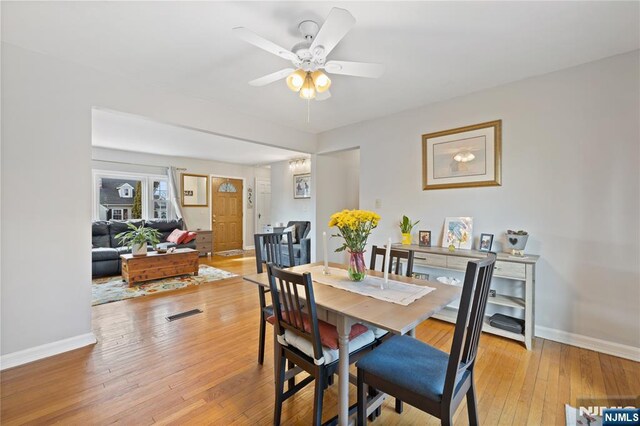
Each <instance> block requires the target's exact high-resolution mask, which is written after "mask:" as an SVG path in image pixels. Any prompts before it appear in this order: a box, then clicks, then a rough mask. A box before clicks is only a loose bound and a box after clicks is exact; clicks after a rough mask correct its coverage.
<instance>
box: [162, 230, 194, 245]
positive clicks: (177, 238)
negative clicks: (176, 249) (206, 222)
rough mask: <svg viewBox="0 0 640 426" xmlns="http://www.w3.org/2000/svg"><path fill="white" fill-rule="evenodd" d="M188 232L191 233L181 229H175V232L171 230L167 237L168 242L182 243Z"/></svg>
mask: <svg viewBox="0 0 640 426" xmlns="http://www.w3.org/2000/svg"><path fill="white" fill-rule="evenodd" d="M188 234H189V233H188V232H187V231H183V230H181V229H174V230H173V232H171V235H169V236H168V237H167V242H168V243H176V244H181V243H182V242H183V241H184V239H185V238H187V235H188Z"/></svg>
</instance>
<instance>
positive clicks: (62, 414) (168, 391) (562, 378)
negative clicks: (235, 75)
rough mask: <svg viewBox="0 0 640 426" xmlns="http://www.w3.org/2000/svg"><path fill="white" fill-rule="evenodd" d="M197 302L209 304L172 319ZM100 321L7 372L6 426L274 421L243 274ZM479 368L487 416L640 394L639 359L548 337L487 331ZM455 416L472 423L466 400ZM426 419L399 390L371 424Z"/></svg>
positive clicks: (502, 419)
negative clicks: (399, 403)
mask: <svg viewBox="0 0 640 426" xmlns="http://www.w3.org/2000/svg"><path fill="white" fill-rule="evenodd" d="M204 262H206V263H208V264H210V265H212V266H215V267H219V268H222V269H225V270H228V271H231V272H234V273H237V274H239V275H242V274H243V273H253V272H254V271H255V263H254V262H255V261H254V259H253V257H250V256H247V257H244V258H243V257H231V258H229V257H218V256H214V257H213V258H212V259H208V260H206V259H205V260H204ZM193 308H200V309H202V310H203V311H204V313H202V314H199V315H196V316H193V317H189V318H184V319H181V320H178V321H175V322H171V323H170V322H167V321H166V320H165V317H166V316H167V315H171V314H175V313H179V312H183V311H186V310H189V309H193ZM93 328H94V332H95V334H96V336H97V338H98V343H97V344H96V345H95V346H92V347H87V348H83V349H79V350H76V351H72V352H68V353H65V354H61V355H58V356H55V357H51V358H48V359H45V360H41V361H37V362H34V363H31V364H28V365H24V366H20V367H16V368H13V369H10V370H6V371H4V372H2V373H1V375H0V379H1V386H0V391H1V399H0V402H1V411H0V415H1V417H0V420H1V423H2V424H3V425H14V424H37V425H42V424H53V423H59V424H72V425H76V424H77V425H80V424H82V425H88V424H111V423H118V424H130V425H147V424H156V423H157V424H196V425H199V424H216V425H226V424H242V425H245V424H246V425H250V424H251V425H252V424H265V425H267V424H270V423H271V422H272V415H273V384H272V383H273V376H272V374H273V369H272V362H273V357H272V350H267V353H268V355H267V357H266V359H265V364H264V366H262V367H261V366H259V365H258V364H257V362H256V348H257V337H258V297H257V290H256V288H255V287H254V286H253V285H251V284H248V283H245V282H243V280H242V278H241V277H240V276H239V277H237V278H232V279H228V280H225V281H218V282H213V283H209V284H204V285H201V286H198V287H192V288H188V289H185V290H180V291H176V292H167V293H162V294H159V295H157V296H146V297H139V298H137V299H132V300H127V301H121V302H116V303H110V304H106V305H101V306H97V307H95V308H93ZM269 328H270V327H269ZM451 331H452V326H451V325H450V324H447V323H443V322H440V321H437V320H429V321H426V322H425V323H423V324H422V325H421V326H420V327H419V328H418V330H417V338H418V339H421V340H423V341H426V342H429V343H430V344H432V345H435V346H436V347H438V348H441V349H443V350H445V351H448V347H449V345H450V339H451ZM270 341H271V330H268V335H267V342H270ZM267 349H270V346H267ZM476 372H477V376H476V379H477V380H476V385H477V393H478V398H479V400H478V405H479V412H480V419H481V422H482V424H485V425H498V424H500V425H502V424H504V425H556V424H557V425H560V424H564V404H565V403H570V404H574V403H575V400H576V398H578V397H589V396H594V397H595V396H604V395H622V396H625V395H626V396H633V395H638V394H640V364H639V363H636V362H632V361H628V360H625V359H621V358H616V357H613V356H608V355H604V354H599V353H597V352H593V351H588V350H584V349H580V348H576V347H573V346H567V345H564V344H560V343H556V342H552V341H548V340H543V339H536V340H535V344H534V349H533V350H532V351H526V350H525V349H524V347H522V346H521V345H520V344H518V343H516V342H513V341H510V340H506V339H502V338H499V337H495V336H492V335H488V334H484V335H483V336H482V339H481V343H480V352H479V355H478V364H477V367H476ZM335 388H336V386H333V387H332V388H330V389H329V390H328V392H327V393H326V396H325V405H324V415H323V418H324V419H325V420H326V419H329V418H331V417H332V416H333V415H334V414H335V413H336V410H337V407H336V404H337V393H336V389H335ZM351 390H352V392H351V395H352V402H355V389H354V388H353V387H352V389H351ZM312 392H313V387H312V386H311V387H308V389H305V390H304V391H303V392H301V393H299V394H298V395H296V396H295V397H293V398H292V399H290V400H289V401H287V402H285V404H284V412H283V424H296V425H297V424H300V425H306V424H310V419H311V410H312V399H311V397H312ZM612 402H615V400H612ZM454 422H455V424H460V425H465V424H467V415H466V406H464V405H462V406H461V407H460V409H459V410H458V412H457V413H456V417H455V418H454ZM425 423H426V424H439V423H438V421H437V420H436V419H435V418H433V417H430V416H428V415H427V414H424V413H422V412H419V411H418V410H416V409H413V408H412V407H409V406H406V405H405V412H404V413H403V414H402V415H398V414H396V413H395V411H394V410H393V400H391V401H387V402H385V404H384V406H383V410H382V416H381V417H380V418H378V419H377V420H376V422H375V423H374V424H380V425H393V424H425Z"/></svg>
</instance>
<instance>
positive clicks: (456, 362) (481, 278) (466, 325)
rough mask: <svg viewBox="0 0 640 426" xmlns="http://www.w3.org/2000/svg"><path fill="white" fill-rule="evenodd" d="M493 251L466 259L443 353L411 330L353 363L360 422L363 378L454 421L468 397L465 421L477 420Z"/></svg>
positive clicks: (445, 421)
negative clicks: (477, 372) (478, 364)
mask: <svg viewBox="0 0 640 426" xmlns="http://www.w3.org/2000/svg"><path fill="white" fill-rule="evenodd" d="M495 261H496V254H495V253H489V255H488V256H487V257H486V258H484V259H481V260H472V261H469V262H468V263H467V270H466V273H465V277H464V285H463V287H462V296H461V298H460V308H459V310H458V316H457V319H456V325H455V329H454V332H453V342H452V344H451V350H450V352H449V353H448V354H447V353H445V352H442V351H440V350H438V349H436V348H434V347H433V346H430V345H428V344H426V343H423V342H421V341H419V340H417V339H414V338H411V337H409V336H394V337H392V338H390V339H389V340H387V341H386V342H384V343H383V344H382V345H380V346H378V347H377V348H376V349H375V350H374V351H373V352H371V353H370V354H367V355H366V356H364V357H362V358H361V359H360V361H358V362H357V363H356V367H357V368H358V422H357V423H358V425H364V424H366V422H367V419H366V402H367V397H366V395H365V384H367V385H368V386H369V387H373V388H375V389H376V390H377V391H381V392H384V393H387V394H389V395H392V396H394V397H396V398H399V399H401V400H402V401H405V402H407V403H408V404H410V405H413V406H414V407H417V408H419V409H420V410H422V411H425V412H427V413H429V414H431V415H433V416H436V417H438V418H439V419H440V422H441V424H443V425H450V424H452V418H453V414H454V413H455V411H456V409H457V408H458V406H459V405H460V403H461V402H462V399H463V398H464V397H465V396H466V398H467V409H468V414H469V424H471V425H477V424H478V411H477V404H476V394H475V386H474V366H475V361H476V355H477V353H478V341H479V339H480V334H481V332H482V324H483V320H484V312H485V308H486V306H487V297H488V294H489V287H490V286H491V278H492V276H493V268H494V264H495Z"/></svg>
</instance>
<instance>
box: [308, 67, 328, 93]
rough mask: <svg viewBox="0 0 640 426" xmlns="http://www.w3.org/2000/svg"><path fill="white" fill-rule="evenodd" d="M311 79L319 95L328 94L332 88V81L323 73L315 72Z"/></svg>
mask: <svg viewBox="0 0 640 426" xmlns="http://www.w3.org/2000/svg"><path fill="white" fill-rule="evenodd" d="M311 78H312V79H313V84H314V86H315V87H316V90H317V91H318V93H322V92H326V91H327V90H329V87H331V79H330V78H329V77H327V75H326V74H325V73H323V72H322V71H314V72H313V73H312V74H311Z"/></svg>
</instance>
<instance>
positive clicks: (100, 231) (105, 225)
mask: <svg viewBox="0 0 640 426" xmlns="http://www.w3.org/2000/svg"><path fill="white" fill-rule="evenodd" d="M91 245H92V246H93V247H111V238H110V237H109V222H107V221H106V220H97V221H95V222H92V223H91Z"/></svg>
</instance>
